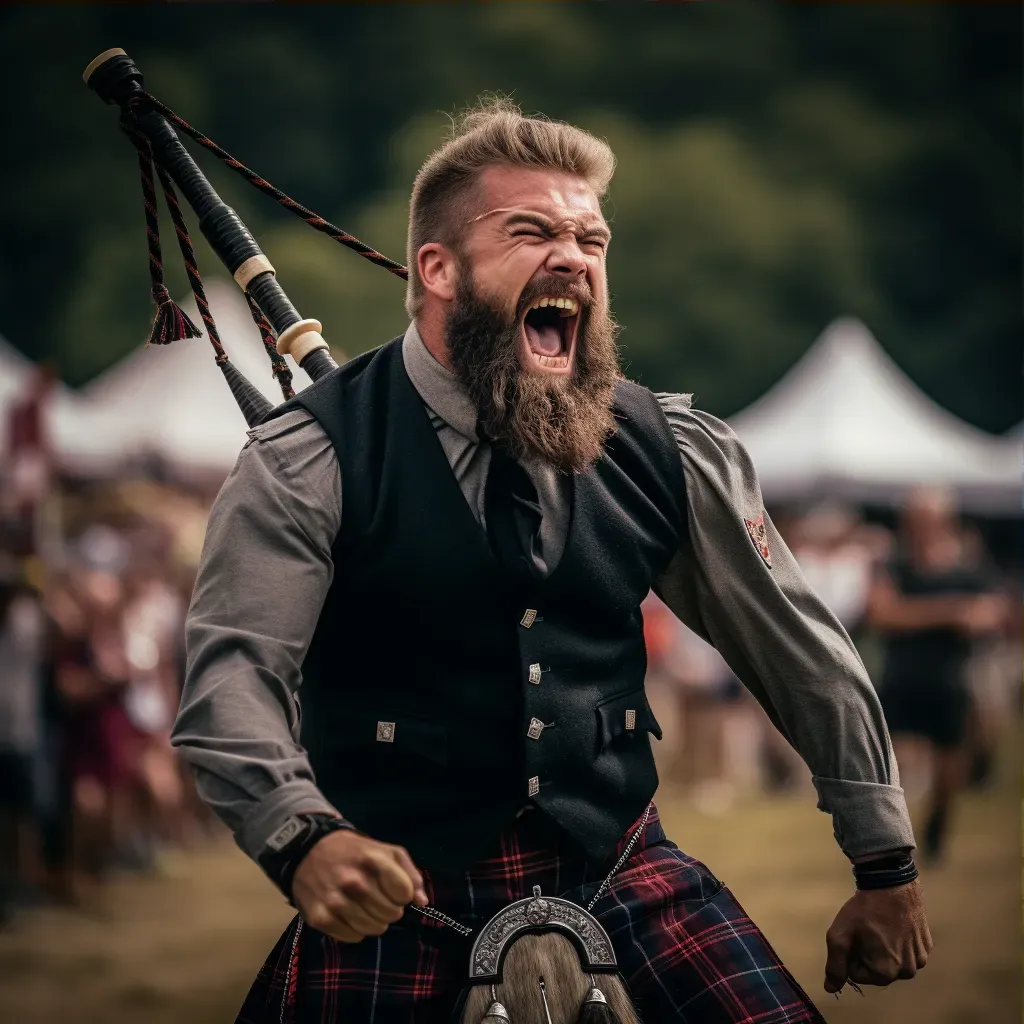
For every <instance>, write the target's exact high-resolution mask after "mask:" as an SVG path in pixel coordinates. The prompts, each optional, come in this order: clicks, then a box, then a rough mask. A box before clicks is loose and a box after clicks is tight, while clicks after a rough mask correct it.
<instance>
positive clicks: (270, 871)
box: [259, 814, 357, 906]
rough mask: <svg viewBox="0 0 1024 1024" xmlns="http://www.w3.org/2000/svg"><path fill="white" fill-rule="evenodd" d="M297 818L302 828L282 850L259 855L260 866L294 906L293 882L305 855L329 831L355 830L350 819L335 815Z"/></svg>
mask: <svg viewBox="0 0 1024 1024" xmlns="http://www.w3.org/2000/svg"><path fill="white" fill-rule="evenodd" d="M296 818H297V820H298V821H299V823H300V825H301V830H300V831H299V832H297V833H296V836H295V838H294V839H293V840H291V842H289V843H288V845H287V846H285V847H283V848H282V849H280V850H272V849H268V850H267V851H265V852H264V853H263V854H261V856H260V857H259V865H260V867H261V868H263V870H264V871H265V872H266V874H267V876H268V877H269V878H270V880H271V881H272V882H273V883H274V884H275V885H276V886H277V887H278V889H280V890H281V892H282V893H283V894H284V897H285V899H286V900H287V901H288V902H289V903H290V904H291V905H292V906H295V904H294V902H293V901H292V881H293V879H294V878H295V871H296V869H297V868H298V866H299V865H300V864H301V863H302V860H303V858H304V857H305V856H306V854H307V853H309V851H310V850H312V849H313V847H314V846H316V844H317V843H318V842H320V840H321V839H323V838H324V836H329V835H330V834H331V833H332V832H341V831H346V830H347V831H352V832H355V831H357V829H356V827H355V825H353V824H352V823H351V822H350V821H346V820H345V819H344V818H339V817H338V816H337V815H334V814H299V815H296Z"/></svg>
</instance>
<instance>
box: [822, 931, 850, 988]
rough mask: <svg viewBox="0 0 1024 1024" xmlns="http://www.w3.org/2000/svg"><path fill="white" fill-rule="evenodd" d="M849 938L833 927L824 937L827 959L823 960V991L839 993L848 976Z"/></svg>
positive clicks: (843, 932) (844, 932) (846, 934)
mask: <svg viewBox="0 0 1024 1024" xmlns="http://www.w3.org/2000/svg"><path fill="white" fill-rule="evenodd" d="M851 945H852V943H851V937H850V935H849V934H848V933H847V932H846V931H843V930H839V929H837V928H835V927H834V926H833V927H832V928H830V929H829V930H828V934H827V935H826V936H825V946H826V948H827V950H828V958H827V959H826V960H825V991H826V992H839V991H840V990H841V989H842V987H843V986H844V985H845V984H846V982H847V979H848V978H849V975H850V948H851Z"/></svg>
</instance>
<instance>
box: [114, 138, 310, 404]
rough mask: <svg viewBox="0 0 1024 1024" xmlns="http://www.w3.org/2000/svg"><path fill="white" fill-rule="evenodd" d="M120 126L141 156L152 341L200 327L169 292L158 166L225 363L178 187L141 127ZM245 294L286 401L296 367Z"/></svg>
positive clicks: (193, 333) (218, 356)
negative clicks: (159, 208) (152, 306)
mask: <svg viewBox="0 0 1024 1024" xmlns="http://www.w3.org/2000/svg"><path fill="white" fill-rule="evenodd" d="M121 130H122V131H123V132H124V133H125V135H127V136H128V138H129V140H130V141H131V142H132V144H133V145H134V146H135V149H136V151H137V152H138V155H139V174H140V178H141V181H142V198H143V206H144V208H145V214H146V239H147V243H148V246H149V273H150V281H151V283H152V294H153V301H154V302H155V303H156V306H157V312H156V316H155V318H154V320H153V328H152V331H151V332H150V337H149V342H148V344H151V345H169V344H170V343H171V342H173V341H181V340H184V339H186V338H198V337H200V331H199V329H198V328H197V327H196V326H195V324H194V323H193V322H192V320H191V319H190V318H189V316H188V314H186V313H185V311H184V310H183V309H182V308H181V307H180V306H179V305H178V304H177V303H176V302H174V300H173V299H172V298H171V297H170V294H169V293H168V291H167V287H166V286H165V285H164V280H163V259H162V253H161V248H160V225H159V217H158V213H157V205H156V189H155V187H154V182H153V168H154V166H155V167H156V174H157V177H158V178H159V179H160V187H161V189H162V190H163V194H164V201H165V202H166V204H167V209H168V211H169V212H170V214H171V221H172V222H173V224H174V234H175V237H176V238H177V240H178V248H179V249H180V250H181V256H182V260H183V262H184V264H185V273H186V275H187V276H188V283H189V286H190V287H191V289H192V294H193V296H194V297H195V300H196V308H197V309H198V310H199V315H200V316H201V317H202V320H203V323H204V324H205V325H206V335H207V337H208V338H209V340H210V344H211V345H212V346H213V351H214V357H215V361H216V363H217V365H218V366H221V367H223V365H224V364H225V363H227V362H228V355H227V352H225V351H224V345H223V344H222V342H221V340H220V334H219V333H218V331H217V324H216V322H215V321H214V318H213V313H212V312H211V311H210V303H209V302H208V301H207V298H206V289H205V288H204V287H203V279H202V277H201V275H200V273H199V264H198V261H197V260H196V254H195V249H194V247H193V245H192V239H191V237H190V236H189V233H188V226H187V225H186V223H185V217H184V215H183V214H182V211H181V205H180V204H179V203H178V196H177V194H176V193H175V191H174V185H173V183H172V182H171V179H170V177H169V176H168V174H167V172H166V171H165V170H164V169H163V168H162V167H160V165H159V164H155V163H154V160H153V153H152V149H151V147H150V143H149V139H148V138H147V137H146V135H145V134H144V133H143V132H142V131H141V130H140V129H139V127H138V126H137V125H136V124H132V123H130V122H129V121H127V120H126V119H122V121H121ZM245 297H246V301H247V302H248V305H249V312H250V314H251V315H252V318H253V322H254V323H255V324H256V327H257V329H258V330H259V332H260V340H261V341H262V342H263V347H264V349H265V350H266V352H267V355H268V357H269V358H270V369H271V373H273V375H274V377H275V379H276V380H277V382H278V385H279V386H280V388H281V394H282V395H283V396H284V398H285V400H286V401H287V400H288V399H289V398H292V397H294V395H295V391H294V389H293V388H292V371H291V369H290V368H289V366H288V364H287V362H285V359H284V356H282V355H280V354H279V353H278V351H277V344H276V342H275V339H274V332H273V330H272V329H271V326H270V324H269V323H268V322H267V318H266V317H265V316H264V315H263V312H262V311H261V310H260V308H259V306H258V305H257V304H256V303H255V302H254V301H253V299H252V298H250V296H249V294H248V293H246V296H245Z"/></svg>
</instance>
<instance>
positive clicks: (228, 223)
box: [87, 52, 337, 380]
mask: <svg viewBox="0 0 1024 1024" xmlns="http://www.w3.org/2000/svg"><path fill="white" fill-rule="evenodd" d="M87 84H88V85H89V88H90V89H92V90H93V91H94V92H95V93H96V94H97V95H98V96H99V97H100V98H101V99H102V100H104V101H105V102H107V103H110V104H115V105H117V106H119V107H120V108H121V110H122V112H124V114H125V115H126V116H127V118H128V119H129V120H130V121H131V120H134V121H135V122H136V123H137V124H138V126H139V128H140V129H141V131H142V132H143V133H144V134H145V135H146V136H147V138H148V139H149V141H150V145H151V147H152V150H153V159H154V160H155V161H156V162H157V163H158V164H159V165H160V166H161V167H163V168H164V170H165V171H167V173H168V174H169V175H170V177H171V179H172V180H173V181H174V183H175V184H176V185H177V186H178V188H179V189H180V190H181V194H182V196H183V197H184V198H185V201H186V202H187V203H188V204H189V206H191V207H192V209H193V210H194V211H195V213H196V216H197V217H198V218H199V229H200V230H201V231H202V232H203V235H204V236H205V237H206V239H207V241H208V242H209V243H210V247H211V248H212V249H213V251H214V252H215V253H216V254H217V257H218V258H219V259H220V261H221V262H222V263H223V264H224V265H225V266H226V267H227V269H228V271H229V272H230V273H231V274H232V275H234V273H235V271H236V270H237V269H238V268H239V267H240V266H241V265H242V264H243V263H245V261H246V260H248V259H251V258H252V257H253V256H262V255H263V250H262V249H260V247H259V246H258V245H257V244H256V240H255V239H254V238H253V237H252V235H251V234H250V233H249V229H248V228H247V227H246V226H245V224H243V223H242V219H241V218H240V217H239V216H238V214H237V213H235V211H234V210H233V209H231V207H230V206H228V204H227V203H225V202H224V200H223V199H221V197H220V196H219V195H218V194H217V192H216V190H215V189H214V187H213V186H212V185H211V184H210V182H209V181H208V180H207V178H206V176H205V175H204V174H203V172H202V171H201V170H200V169H199V166H198V164H196V162H195V160H193V159H192V156H191V154H190V153H189V151H188V150H187V149H186V148H185V147H184V146H183V145H182V142H181V139H179V138H178V133H177V132H176V131H175V130H174V128H173V126H172V125H171V124H170V123H169V122H168V121H167V119H166V118H165V117H164V116H163V115H162V114H160V113H159V112H158V111H156V110H152V109H146V106H145V102H144V101H145V98H146V90H145V88H144V86H143V79H142V72H141V71H139V69H138V67H136V65H135V62H134V61H133V60H132V59H131V58H130V57H129V56H128V55H127V54H126V53H123V52H119V53H114V54H113V55H112V56H110V57H109V58H107V60H105V61H103V62H102V63H101V64H100V65H99V66H98V67H96V68H95V69H94V70H93V71H92V73H91V74H90V75H89V77H88V80H87ZM133 104H134V106H133ZM136 108H137V109H136ZM246 290H247V292H248V293H249V295H251V296H252V297H253V299H254V300H255V301H256V304H257V305H258V306H259V307H260V309H261V310H262V311H263V315H264V316H265V317H266V318H267V320H268V321H269V322H270V325H271V326H272V327H273V328H274V330H275V331H276V332H277V334H278V335H279V336H280V335H281V334H283V333H284V331H286V330H287V329H288V328H289V327H291V326H292V325H293V324H296V323H298V322H299V320H301V319H302V317H301V316H300V315H299V313H298V311H297V310H296V309H295V307H294V306H293V305H292V303H291V301H290V300H289V298H288V296H287V295H286V294H285V292H284V289H283V288H282V287H281V285H280V284H278V281H277V278H276V277H275V275H274V274H272V273H270V272H269V271H268V272H265V273H262V274H260V275H258V276H257V277H255V278H253V280H252V281H250V282H249V285H248V287H247V289H246ZM317 351H319V352H324V355H326V360H325V359H324V358H323V357H320V358H318V359H316V360H314V361H313V362H312V363H310V362H309V361H310V357H311V356H313V355H315V354H316V352H317ZM307 364H308V366H307ZM300 365H301V366H303V368H304V369H307V372H309V374H310V376H311V377H313V379H314V380H316V379H317V378H318V377H320V376H323V374H324V373H325V372H329V371H330V370H331V369H334V368H335V367H336V366H337V364H336V363H335V362H334V360H333V359H332V358H331V357H330V355H329V354H327V353H326V352H325V351H324V350H323V349H320V350H314V352H311V353H310V354H309V355H308V356H307V357H306V358H305V359H303V360H302V363H301V364H300ZM314 368H315V370H316V371H317V372H316V375H315V376H314V373H313V370H314Z"/></svg>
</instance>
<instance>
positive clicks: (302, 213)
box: [134, 93, 409, 281]
mask: <svg viewBox="0 0 1024 1024" xmlns="http://www.w3.org/2000/svg"><path fill="white" fill-rule="evenodd" d="M134 103H135V104H136V105H142V104H145V105H148V106H149V107H151V108H152V109H153V110H156V111H157V112H158V113H159V114H161V115H162V116H163V117H165V118H166V119H167V120H168V121H170V122H171V124H173V125H174V126H175V127H176V128H180V129H181V131H183V132H184V133H185V134H186V135H187V136H188V137H189V138H190V139H194V140H195V141H196V142H198V143H199V145H200V146H203V147H204V148H205V149H208V150H209V151H210V152H211V153H213V154H214V155H215V156H216V157H217V158H218V159H219V160H221V161H222V162H223V163H224V164H225V165H226V166H228V167H230V168H231V169H232V170H233V171H236V172H237V173H239V174H240V175H242V177H243V178H245V179H246V181H248V182H249V183H250V184H251V185H255V186H256V188H258V189H259V190H260V191H261V192H262V193H263V194H264V195H268V196H270V198H271V199H273V200H274V201H275V202H277V203H280V205H281V206H283V207H284V208H285V209H286V210H288V211H289V212H291V213H293V214H295V216H297V217H301V218H302V220H304V221H305V222H306V223H307V224H308V225H309V226H310V227H311V228H315V229H316V230H317V231H320V232H323V234H325V235H327V236H328V237H330V238H333V239H334V240H335V241H336V242H340V243H341V244H342V245H344V246H347V247H348V248H349V249H352V250H353V251H355V252H357V253H359V255H360V256H363V257H364V258H365V259H368V260H369V261H370V262H371V263H375V264H376V265H377V266H378V267H383V268H384V269H385V270H387V271H388V272H389V273H392V274H394V275H395V277H400V278H401V279H402V280H403V281H404V280H407V279H408V276H409V272H408V271H407V270H406V268H405V267H403V266H402V264H401V263H396V262H395V261H394V260H390V259H388V258H387V256H384V255H382V254H381V253H379V252H377V250H376V249H373V248H371V247H370V246H368V245H367V244H366V243H365V242H360V241H359V239H358V238H356V237H355V236H354V235H350V234H349V233H348V232H347V231H345V230H344V229H342V228H339V227H338V226H337V225H336V224H332V223H331V222H330V221H329V220H326V219H325V218H323V217H321V216H320V214H318V213H314V212H313V211H312V210H310V209H309V208H308V207H305V206H303V205H302V204H301V203H297V202H296V201H295V200H294V199H292V198H291V196H288V195H285V193H284V192H282V191H281V190H280V189H279V188H275V187H274V186H273V185H271V184H270V182H269V181H267V180H266V179H265V178H261V177H260V176H259V175H258V174H257V173H256V172H255V171H253V170H250V169H249V168H248V167H246V166H245V164H243V163H242V162H241V160H237V159H235V157H233V156H232V155H231V154H230V153H229V152H227V150H225V149H221V147H220V146H218V145H217V144H216V143H215V142H214V141H213V140H212V139H209V138H207V137H206V136H205V135H203V133H202V132H200V131H199V130H198V129H196V128H193V127H192V125H190V124H189V123H188V122H187V121H185V120H184V119H182V118H180V117H178V115H177V114H176V113H175V112H174V111H173V110H171V108H170V107H168V106H165V105H164V104H163V103H161V102H160V101H159V100H158V99H157V98H156V97H155V96H152V95H151V94H150V93H146V94H145V96H140V97H139V98H138V99H137V100H135V101H134Z"/></svg>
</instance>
